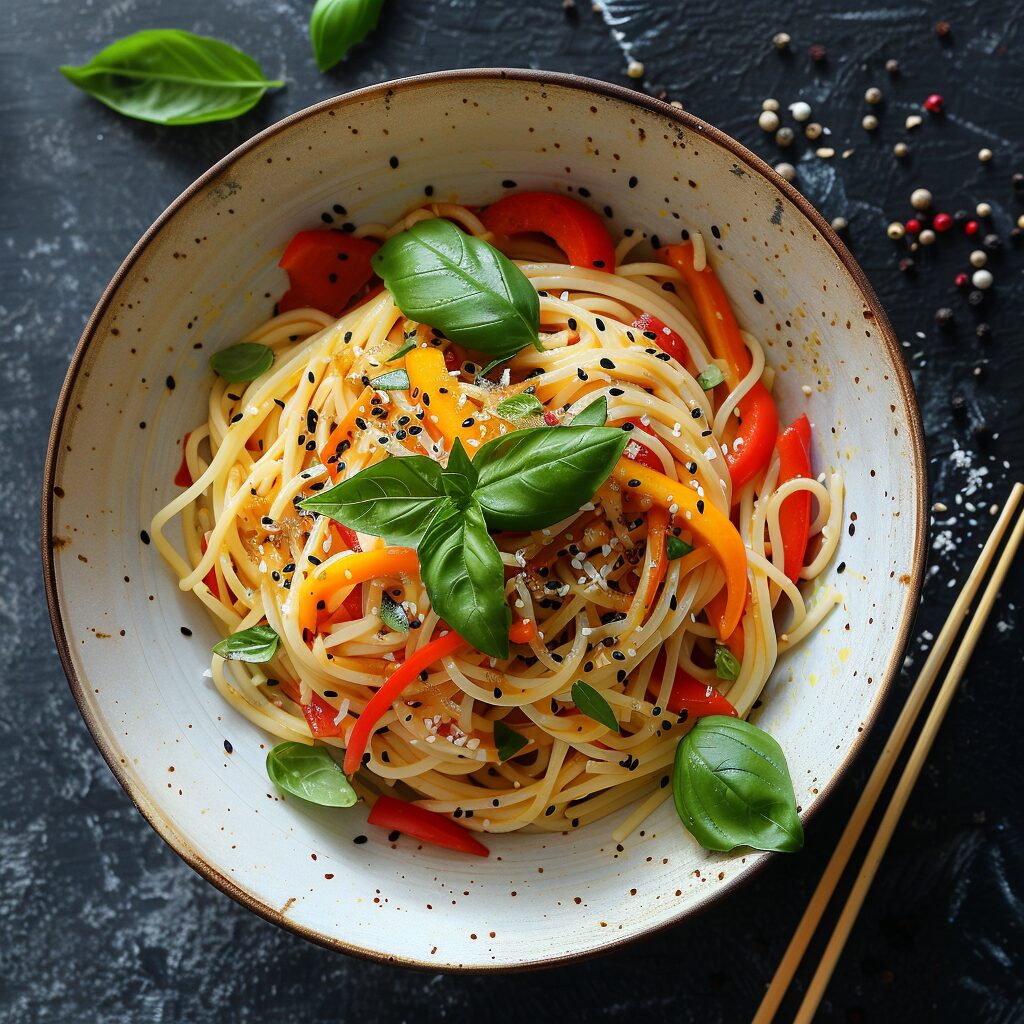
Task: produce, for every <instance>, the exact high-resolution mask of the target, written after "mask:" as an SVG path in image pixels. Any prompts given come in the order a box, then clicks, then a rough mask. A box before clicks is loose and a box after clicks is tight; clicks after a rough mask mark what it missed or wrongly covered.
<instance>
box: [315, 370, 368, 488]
mask: <svg viewBox="0 0 1024 1024" xmlns="http://www.w3.org/2000/svg"><path fill="white" fill-rule="evenodd" d="M372 396H373V389H372V388H363V393H362V394H361V395H360V396H359V398H358V399H357V400H356V401H354V402H353V403H352V405H351V406H350V407H349V410H348V412H347V413H345V418H344V419H343V420H342V421H341V422H340V423H339V424H338V425H337V426H336V427H335V428H334V430H332V431H331V436H330V437H329V438H327V444H325V445H324V446H323V448H321V449H320V461H321V462H322V463H323V464H324V465H325V466H326V467H327V475H328V476H329V477H330V478H331V480H334V481H336V480H337V479H338V462H339V461H340V460H341V459H342V457H343V456H344V454H345V449H346V448H347V447H348V445H346V444H345V442H346V441H348V440H349V439H350V438H351V436H352V433H353V432H354V431H355V429H356V419H357V418H358V417H360V416H362V417H363V418H364V419H365V418H366V417H367V416H369V415H370V398H371V397H372Z"/></svg>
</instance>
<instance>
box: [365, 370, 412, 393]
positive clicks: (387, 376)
mask: <svg viewBox="0 0 1024 1024" xmlns="http://www.w3.org/2000/svg"><path fill="white" fill-rule="evenodd" d="M370 387H371V388H374V389H375V390H376V391H408V390H409V388H411V387H412V384H411V382H410V381H409V374H408V372H407V371H406V370H389V371H388V372H387V373H382V374H381V375H380V376H379V377H374V378H373V379H372V380H371V381H370Z"/></svg>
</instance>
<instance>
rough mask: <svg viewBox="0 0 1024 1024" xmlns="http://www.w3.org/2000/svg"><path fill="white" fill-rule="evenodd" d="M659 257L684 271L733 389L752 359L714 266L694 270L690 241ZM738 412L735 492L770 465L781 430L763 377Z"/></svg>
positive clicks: (732, 463)
mask: <svg viewBox="0 0 1024 1024" xmlns="http://www.w3.org/2000/svg"><path fill="white" fill-rule="evenodd" d="M659 255H660V256H661V258H662V260H663V261H664V262H665V263H667V264H668V265H669V266H670V267H674V268H675V269H676V270H678V271H679V273H680V274H681V275H682V277H683V281H684V282H685V283H686V287H687V288H688V289H689V290H690V294H691V295H692V296H693V301H694V303H695V305H696V306H697V313H698V314H699V316H700V320H701V323H702V325H703V327H704V333H705V334H706V335H707V339H708V343H709V344H710V346H711V351H712V352H714V354H715V357H716V358H717V359H723V360H725V363H726V371H725V378H726V381H727V383H728V384H729V387H730V388H735V387H736V386H737V385H738V384H739V382H740V381H741V380H742V379H743V378H744V377H745V376H746V375H747V374H748V373H749V372H750V367H751V358H750V352H748V351H747V346H746V345H744V344H743V338H742V336H741V335H740V328H739V324H737V323H736V317H735V316H734V315H733V311H732V307H731V306H730V305H729V299H728V297H727V296H726V294H725V289H724V288H723V287H722V283H721V282H720V281H719V280H718V277H717V275H716V274H715V272H714V270H712V269H711V265H710V264H708V265H706V266H705V267H704V269H703V270H695V269H694V266H693V243H692V242H683V243H682V244H681V245H667V246H665V248H664V249H661V250H660V251H659ZM739 410H740V420H741V423H740V426H739V429H738V430H737V431H736V436H735V438H734V439H733V443H732V444H731V445H730V446H729V452H728V454H727V455H726V457H725V461H726V463H727V464H728V466H729V474H730V476H731V477H732V485H733V488H734V490H739V489H740V488H741V487H742V486H743V485H744V484H746V483H748V482H749V481H750V480H753V478H754V477H755V476H756V475H757V474H758V472H760V470H762V469H763V468H764V467H765V466H766V465H768V461H769V459H771V457H772V451H773V450H774V448H775V438H776V436H777V434H778V432H779V414H778V411H777V410H776V408H775V402H774V401H772V396H771V395H770V394H769V393H768V389H767V388H766V387H765V386H764V385H763V384H762V383H761V382H760V381H756V382H755V383H754V386H753V387H752V388H751V389H750V390H749V391H748V392H747V394H746V395H744V396H743V399H742V400H741V401H740V404H739Z"/></svg>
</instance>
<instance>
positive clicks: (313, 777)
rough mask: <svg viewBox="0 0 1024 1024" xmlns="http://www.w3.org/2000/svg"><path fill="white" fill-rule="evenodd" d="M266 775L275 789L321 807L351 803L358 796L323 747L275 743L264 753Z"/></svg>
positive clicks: (344, 805)
mask: <svg viewBox="0 0 1024 1024" xmlns="http://www.w3.org/2000/svg"><path fill="white" fill-rule="evenodd" d="M267 775H268V776H269V777H270V781H271V782H272V783H273V784H274V785H275V786H277V788H278V789H283V790H284V791H285V792H286V793H291V794H292V795H293V796H297V797H301V798H302V799H303V800H308V801H309V802H310V803H311V804H320V805H321V806H322V807H351V806H352V805H353V804H354V803H355V802H356V800H357V799H358V797H357V796H356V791H355V790H354V789H353V788H352V784H351V783H350V782H349V781H348V778H347V777H346V775H345V773H344V772H343V771H342V770H341V768H340V766H339V765H338V764H337V763H336V762H335V760H334V758H333V757H331V755H330V754H328V753H327V751H326V750H325V749H324V748H323V747H310V746H307V745H306V744H305V743H291V742H287V743H278V745H277V746H276V747H274V748H273V749H272V750H271V751H270V752H269V753H268V754H267Z"/></svg>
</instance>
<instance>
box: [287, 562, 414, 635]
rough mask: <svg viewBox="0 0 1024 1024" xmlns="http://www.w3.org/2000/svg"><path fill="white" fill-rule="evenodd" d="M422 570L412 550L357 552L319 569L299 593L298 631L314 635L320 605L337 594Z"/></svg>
mask: <svg viewBox="0 0 1024 1024" xmlns="http://www.w3.org/2000/svg"><path fill="white" fill-rule="evenodd" d="M419 570H420V563H419V560H418V559H417V558H416V552H415V550H414V549H413V548H399V547H392V548H374V550H373V551H354V552H352V554H350V555H346V556H345V557H344V558H339V559H338V560H337V561H336V562H330V563H328V564H327V565H326V566H324V567H323V568H320V569H316V570H315V571H314V572H312V573H310V575H309V576H307V577H306V579H305V580H304V581H303V583H302V587H301V589H300V590H299V628H300V629H301V630H303V633H305V631H306V630H307V629H308V630H311V631H315V630H316V627H317V621H318V618H319V616H318V613H319V612H320V611H322V610H323V609H322V608H320V607H318V605H320V602H325V603H326V601H327V598H329V597H330V596H331V595H332V594H333V593H335V592H336V591H338V590H342V589H346V588H348V587H354V586H356V585H357V584H359V583H366V582H367V581H368V580H376V579H382V578H387V577H395V576H415V575H416V574H417V573H418V572H419Z"/></svg>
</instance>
